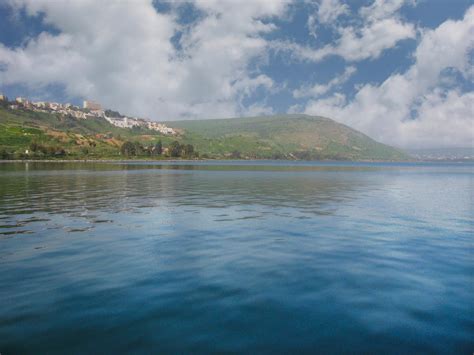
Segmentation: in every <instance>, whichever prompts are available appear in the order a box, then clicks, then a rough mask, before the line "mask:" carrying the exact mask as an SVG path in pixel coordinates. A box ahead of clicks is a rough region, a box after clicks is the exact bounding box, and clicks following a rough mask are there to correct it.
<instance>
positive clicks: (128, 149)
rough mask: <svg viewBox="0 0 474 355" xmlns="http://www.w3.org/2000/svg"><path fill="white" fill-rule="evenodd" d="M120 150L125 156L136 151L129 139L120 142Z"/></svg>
mask: <svg viewBox="0 0 474 355" xmlns="http://www.w3.org/2000/svg"><path fill="white" fill-rule="evenodd" d="M120 152H121V153H122V154H123V155H125V156H127V157H129V156H132V155H136V154H137V151H136V149H135V144H133V143H132V142H129V141H126V142H125V143H124V144H122V147H121V148H120Z"/></svg>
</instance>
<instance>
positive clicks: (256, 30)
mask: <svg viewBox="0 0 474 355" xmlns="http://www.w3.org/2000/svg"><path fill="white" fill-rule="evenodd" d="M9 3H10V4H11V6H13V7H15V8H17V9H25V10H26V12H27V14H28V15H30V16H37V15H39V14H43V15H44V21H45V22H46V23H48V24H50V25H52V26H54V27H55V28H57V29H58V30H59V32H60V33H59V34H58V35H54V34H50V33H42V34H41V35H39V36H38V37H37V38H31V39H29V40H27V41H26V44H25V45H24V46H22V47H18V48H15V49H10V48H7V47H5V46H2V45H0V62H1V63H2V66H3V67H4V68H6V69H5V70H4V71H3V72H1V73H0V75H1V80H2V82H3V83H5V84H16V83H23V84H26V85H28V86H33V87H42V86H45V85H48V84H51V83H54V84H60V85H62V86H64V88H65V91H66V93H67V94H68V95H70V96H73V97H74V96H79V97H85V98H91V99H97V100H99V101H101V102H102V103H103V104H104V105H106V106H108V107H113V108H116V109H119V110H121V111H123V112H125V113H131V114H138V115H142V116H148V117H150V118H153V119H160V120H161V119H176V118H181V117H219V116H235V115H238V114H245V113H246V112H245V109H246V108H245V107H243V106H242V105H240V103H241V101H242V97H243V96H245V95H249V93H250V92H251V91H252V90H256V89H257V88H259V87H262V88H263V89H265V88H271V87H272V85H273V84H272V80H271V79H270V78H269V77H266V76H262V75H260V74H259V73H255V72H252V70H251V69H250V68H249V63H250V61H251V60H256V59H258V58H259V57H262V56H264V55H265V51H266V46H267V43H266V41H265V39H264V38H263V36H262V35H263V34H265V33H268V32H270V31H273V30H274V29H275V25H274V24H273V23H271V21H268V19H270V18H272V17H273V16H281V15H282V14H283V13H284V12H285V9H286V3H285V2H284V1H273V0H261V1H251V2H250V1H249V2H246V3H245V6H243V5H242V4H241V3H239V2H234V1H211V0H206V1H201V0H197V1H196V2H195V3H193V4H192V6H194V7H195V8H196V9H197V10H198V11H200V12H201V13H202V14H203V16H202V18H200V19H199V20H198V21H197V22H195V23H193V24H191V25H190V27H191V28H190V30H189V31H183V26H182V25H181V24H180V21H179V18H178V16H177V13H176V11H171V12H167V13H160V12H157V11H156V9H155V8H154V7H153V4H152V1H151V0H148V1H147V0H137V1H112V0H106V1H95V0H84V1H68V2H57V1H52V0H10V1H9ZM179 6H180V3H175V4H174V5H173V8H177V7H179ZM264 19H266V20H267V21H263V20H264ZM178 32H180V34H181V37H180V40H179V47H180V48H179V49H178V48H176V46H175V45H173V40H175V39H174V38H173V36H175V34H176V33H178Z"/></svg>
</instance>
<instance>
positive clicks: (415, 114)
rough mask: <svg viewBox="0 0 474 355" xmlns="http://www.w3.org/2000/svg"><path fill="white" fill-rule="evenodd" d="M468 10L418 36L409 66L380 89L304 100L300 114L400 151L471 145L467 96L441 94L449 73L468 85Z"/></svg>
mask: <svg viewBox="0 0 474 355" xmlns="http://www.w3.org/2000/svg"><path fill="white" fill-rule="evenodd" d="M473 38H474V7H471V8H470V9H468V10H467V11H466V13H465V15H464V18H463V19H462V20H459V21H452V20H448V21H446V22H444V23H442V24H441V25H440V26H439V27H437V28H436V29H433V30H425V31H423V34H422V37H421V40H420V43H419V45H418V47H417V49H416V52H415V54H414V57H415V63H414V64H413V65H412V66H411V67H410V68H409V69H407V70H406V71H405V72H404V73H402V74H392V75H391V76H390V77H388V78H387V79H386V80H385V81H384V82H383V83H382V84H380V85H373V84H365V85H362V86H361V87H360V88H359V90H358V91H357V93H356V95H355V97H354V98H353V99H352V100H348V99H347V98H346V96H345V95H343V94H340V93H337V94H335V95H334V96H332V97H330V98H326V99H320V100H318V99H316V100H310V101H309V102H308V103H307V105H306V107H305V110H304V111H305V112H307V113H312V114H322V115H327V116H329V117H333V118H336V119H338V120H340V121H342V122H344V123H347V124H349V125H351V126H353V127H356V128H358V129H360V130H362V131H364V132H366V133H367V134H369V135H371V136H372V137H375V138H376V139H378V140H380V141H383V142H388V143H391V144H394V145H400V146H405V147H431V146H439V145H443V146H471V145H473V137H474V127H473V118H472V116H473V115H472V113H473V106H472V105H473V104H472V103H473V92H472V91H470V92H463V91H462V90H461V88H458V87H450V88H446V87H444V85H443V79H442V73H443V71H444V70H446V69H448V68H450V69H453V70H456V71H457V72H458V73H460V74H461V75H462V76H464V78H465V79H466V80H472V67H471V66H472V63H471V62H470V57H471V56H472V50H473V49H474V40H473Z"/></svg>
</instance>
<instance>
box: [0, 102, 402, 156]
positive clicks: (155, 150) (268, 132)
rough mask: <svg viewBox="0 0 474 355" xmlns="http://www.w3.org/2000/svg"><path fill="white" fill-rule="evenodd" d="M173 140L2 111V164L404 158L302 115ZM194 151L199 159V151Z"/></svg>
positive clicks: (232, 123)
mask: <svg viewBox="0 0 474 355" xmlns="http://www.w3.org/2000/svg"><path fill="white" fill-rule="evenodd" d="M166 125H167V126H169V127H172V128H175V129H176V130H177V131H178V132H180V134H179V135H178V136H169V135H163V134H161V133H159V132H157V131H152V130H149V129H145V128H140V127H136V128H133V129H127V128H120V127H116V126H114V125H112V124H110V123H109V122H107V121H106V120H105V119H102V118H91V119H76V118H73V117H68V116H64V115H59V114H54V113H43V112H34V111H29V110H24V109H16V110H10V109H8V108H6V107H0V159H24V158H30V159H31V158H33V159H41V158H54V157H58V158H59V157H60V158H62V159H99V158H107V159H123V158H127V159H129V158H133V159H140V158H143V159H164V158H186V159H192V158H197V157H201V158H218V159H302V160H319V159H336V160H343V159H344V160H364V159H366V160H401V159H407V158H408V156H407V155H406V154H405V153H403V152H401V151H399V150H396V149H394V148H392V147H388V146H386V145H384V144H381V143H378V142H376V141H374V140H372V139H370V138H369V137H367V136H366V135H364V134H362V133H360V132H357V131H355V130H353V129H351V128H349V127H347V126H344V125H341V124H338V123H336V122H334V121H332V120H330V119H327V118H322V117H313V116H306V115H282V116H263V117H250V118H235V119H218V120H194V121H175V122H166ZM198 152H199V153H198Z"/></svg>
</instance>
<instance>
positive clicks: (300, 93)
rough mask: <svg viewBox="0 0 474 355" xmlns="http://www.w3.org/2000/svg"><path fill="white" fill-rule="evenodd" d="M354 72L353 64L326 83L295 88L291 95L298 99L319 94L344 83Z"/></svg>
mask: <svg viewBox="0 0 474 355" xmlns="http://www.w3.org/2000/svg"><path fill="white" fill-rule="evenodd" d="M355 72H356V68H355V67H354V66H348V67H347V68H346V69H345V70H344V72H343V73H342V74H341V75H339V76H336V77H335V78H333V79H331V80H330V81H329V82H327V83H326V84H315V85H313V86H311V87H308V86H303V87H301V88H299V89H297V90H294V91H293V97H295V98H297V99H298V98H302V97H307V96H311V97H313V98H314V97H318V96H321V95H323V94H325V93H327V92H328V91H330V90H332V89H334V88H336V87H338V86H340V85H342V84H344V83H345V82H346V81H347V80H349V78H350V77H351V76H352V75H354V73H355Z"/></svg>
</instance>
